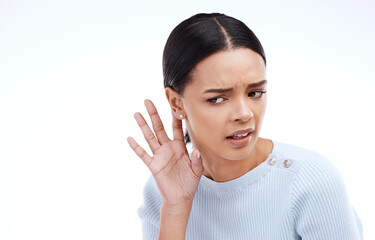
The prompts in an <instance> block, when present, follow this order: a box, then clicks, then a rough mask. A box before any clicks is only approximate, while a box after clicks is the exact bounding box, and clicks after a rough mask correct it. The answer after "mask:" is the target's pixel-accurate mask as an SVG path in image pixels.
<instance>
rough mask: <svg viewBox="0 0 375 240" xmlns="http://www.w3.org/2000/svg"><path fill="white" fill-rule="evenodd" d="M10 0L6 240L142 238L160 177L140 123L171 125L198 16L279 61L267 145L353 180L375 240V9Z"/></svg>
mask: <svg viewBox="0 0 375 240" xmlns="http://www.w3.org/2000/svg"><path fill="white" fill-rule="evenodd" d="M156 2H157V1H134V2H130V1H124V0H122V1H120V0H109V1H104V0H103V1H88V0H87V1H85V0H64V1H50V0H49V1H47V0H45V1H43V0H34V1H17V0H14V1H11V0H8V1H7V0H0V239H6V240H8V239H38V240H42V239H140V238H141V227H140V221H139V218H138V216H137V213H136V209H137V208H138V207H139V205H140V204H141V203H142V190H143V185H144V183H145V181H146V180H147V178H148V175H149V172H148V169H147V168H146V167H145V166H144V165H143V162H142V161H141V160H140V159H138V158H137V157H136V156H135V154H134V153H132V151H131V150H130V148H129V147H128V145H127V143H126V137H128V136H134V137H135V138H136V139H137V140H139V141H140V142H141V143H142V144H143V146H146V145H145V142H144V141H142V135H141V132H140V131H139V130H138V128H137V125H136V123H135V121H134V120H133V113H134V112H136V111H141V112H142V113H144V112H145V110H144V107H143V99H145V98H149V99H152V100H153V101H154V102H155V104H156V105H157V107H158V109H159V111H160V113H161V115H162V118H163V120H164V122H165V125H166V126H167V127H168V126H170V124H171V118H170V114H169V113H170V111H169V109H168V105H167V102H166V100H165V98H164V91H163V84H162V81H163V80H162V70H161V57H162V50H163V46H164V44H165V41H166V39H167V37H168V35H169V33H170V31H171V30H172V29H173V28H174V27H175V26H176V25H177V24H178V23H180V22H181V21H182V20H184V19H185V18H187V17H190V16H191V15H193V14H195V13H198V12H222V13H226V14H228V15H231V16H234V17H236V18H238V19H240V20H242V21H243V22H245V23H246V24H247V25H248V26H249V27H250V28H251V29H252V30H253V31H254V32H255V33H256V34H257V36H258V37H259V39H260V40H261V42H262V44H263V46H264V48H265V50H266V55H267V58H268V66H267V67H268V80H269V89H268V98H269V102H268V110H267V114H266V119H265V122H264V125H263V130H262V136H263V137H267V138H271V139H274V140H277V141H281V142H287V143H291V144H295V145H299V146H302V147H304V148H309V149H313V150H315V151H317V152H320V153H321V154H323V155H326V156H327V157H328V158H330V159H331V161H332V162H333V163H334V165H335V166H336V167H337V168H338V169H339V171H340V173H341V174H342V176H343V178H344V180H345V183H346V185H347V189H348V193H349V197H350V200H351V203H352V204H353V205H354V207H355V208H356V210H357V212H358V214H359V216H360V217H361V219H362V222H363V225H364V233H365V238H366V239H375V229H374V227H373V226H372V225H373V216H374V214H375V211H374V209H375V207H374V202H375V196H374V194H373V192H374V190H373V189H374V187H373V184H374V182H375V177H374V175H375V174H374V167H375V164H374V161H375V157H374V151H373V148H374V140H373V139H374V135H375V130H374V122H375V111H374V109H375V97H374V90H375V83H374V82H375V73H374V63H375V47H374V43H375V31H374V25H375V14H374V12H375V5H374V3H373V1H370V0H368V1H365V0H356V1H354V0H353V1H345V0H340V1H338V0H337V1H325V0H319V1H298V0H285V1H276V0H275V1H234V0H232V1H218V0H215V1H204V2H203V1H184V2H177V1H169V2H167V1H164V2H163V1H158V3H156Z"/></svg>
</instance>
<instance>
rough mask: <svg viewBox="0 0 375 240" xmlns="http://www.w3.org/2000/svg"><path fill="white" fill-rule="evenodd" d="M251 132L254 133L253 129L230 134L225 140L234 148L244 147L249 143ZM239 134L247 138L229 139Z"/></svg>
mask: <svg viewBox="0 0 375 240" xmlns="http://www.w3.org/2000/svg"><path fill="white" fill-rule="evenodd" d="M253 132H254V129H253V128H248V129H244V130H239V131H236V132H233V133H231V135H229V136H228V137H226V140H227V141H228V142H229V143H230V144H231V145H232V146H234V147H235V148H241V147H245V146H246V145H247V144H248V143H249V142H250V140H251V137H252V133H253ZM239 134H247V136H246V137H244V138H240V139H235V138H231V137H233V136H234V135H239Z"/></svg>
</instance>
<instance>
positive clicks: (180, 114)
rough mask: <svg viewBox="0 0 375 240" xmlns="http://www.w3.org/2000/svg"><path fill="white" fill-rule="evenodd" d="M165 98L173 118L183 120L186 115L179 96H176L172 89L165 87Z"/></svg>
mask: <svg viewBox="0 0 375 240" xmlns="http://www.w3.org/2000/svg"><path fill="white" fill-rule="evenodd" d="M165 96H166V97H167V100H168V102H169V106H170V107H171V109H172V114H173V115H174V116H175V118H177V119H180V120H182V119H184V118H185V116H186V114H185V109H184V105H183V102H182V99H181V96H180V94H178V93H177V92H176V91H175V90H173V89H172V88H170V87H167V88H166V89H165Z"/></svg>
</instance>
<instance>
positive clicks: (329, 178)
mask: <svg viewBox="0 0 375 240" xmlns="http://www.w3.org/2000/svg"><path fill="white" fill-rule="evenodd" d="M275 148H276V152H277V154H278V155H280V156H281V158H282V159H285V160H284V161H289V162H290V167H289V168H288V169H289V171H291V172H293V174H294V176H293V182H292V186H291V194H292V199H293V202H292V203H293V205H294V206H296V205H297V206H298V205H301V204H302V203H303V202H304V201H307V200H309V201H311V200H314V201H317V202H319V203H324V202H326V201H327V199H330V198H334V197H336V198H344V199H346V198H347V197H346V196H347V193H346V188H345V184H344V180H343V179H342V177H341V175H340V173H339V172H338V170H337V168H336V167H335V166H334V165H333V164H332V162H331V161H330V160H328V159H327V158H326V157H325V156H323V155H322V154H319V153H317V152H315V151H312V150H308V149H305V148H301V147H297V146H294V145H291V144H285V143H278V142H277V143H275Z"/></svg>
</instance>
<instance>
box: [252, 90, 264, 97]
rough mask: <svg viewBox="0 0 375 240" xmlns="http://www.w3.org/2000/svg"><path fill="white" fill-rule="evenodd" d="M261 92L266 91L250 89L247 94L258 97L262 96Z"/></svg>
mask: <svg viewBox="0 0 375 240" xmlns="http://www.w3.org/2000/svg"><path fill="white" fill-rule="evenodd" d="M263 93H266V91H263V90H262V91H252V92H249V94H248V96H249V97H251V98H260V97H262V95H263Z"/></svg>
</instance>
